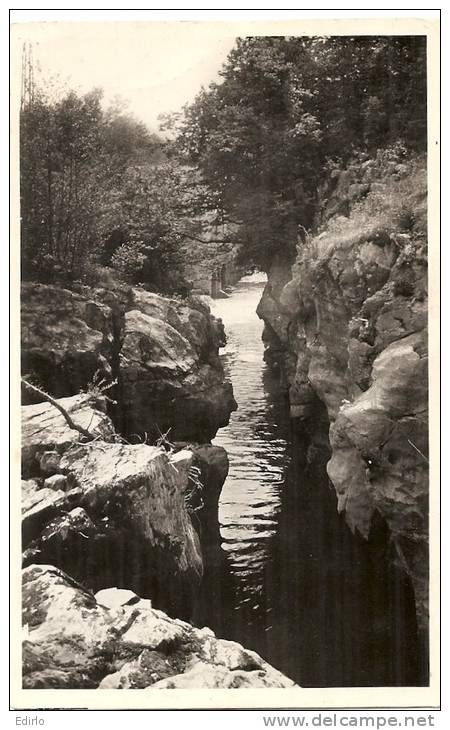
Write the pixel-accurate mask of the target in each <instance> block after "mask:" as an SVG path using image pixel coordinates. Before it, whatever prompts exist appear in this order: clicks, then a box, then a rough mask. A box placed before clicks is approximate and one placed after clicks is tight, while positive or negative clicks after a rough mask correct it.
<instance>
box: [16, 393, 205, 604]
mask: <svg viewBox="0 0 450 730" xmlns="http://www.w3.org/2000/svg"><path fill="white" fill-rule="evenodd" d="M59 403H64V406H65V407H66V408H67V409H69V410H70V413H71V416H72V417H73V419H74V420H78V422H79V421H80V419H81V418H83V419H84V420H83V423H84V425H85V426H86V427H88V426H89V428H90V429H91V430H92V428H94V429H97V431H94V432H93V433H97V434H98V436H97V438H96V439H95V440H93V441H90V442H85V439H84V437H83V436H81V435H80V434H79V432H78V431H72V429H69V428H68V426H67V424H66V423H65V421H64V419H63V416H62V415H61V414H60V413H59V411H58V410H57V409H56V408H55V407H54V406H51V405H50V404H47V403H45V404H36V405H30V406H23V407H22V410H23V411H24V418H23V420H24V424H25V427H24V439H23V450H24V457H23V461H24V464H25V466H26V469H25V471H26V472H27V473H28V474H30V475H31V474H33V477H34V478H33V479H28V480H25V481H23V482H22V540H23V550H24V558H23V559H24V564H25V565H27V564H29V563H30V562H31V561H35V562H48V563H53V564H54V565H56V566H59V567H61V568H63V569H66V570H68V571H69V572H70V573H71V574H72V575H74V577H76V578H77V579H79V580H82V581H83V582H84V583H85V584H86V585H87V586H88V587H90V588H92V589H94V590H99V589H100V588H104V587H107V586H108V585H109V586H111V585H117V586H121V587H124V588H128V589H133V590H135V591H136V592H139V593H140V594H142V595H146V596H149V595H151V596H152V598H154V599H155V601H157V602H158V605H160V606H164V607H165V608H167V609H168V610H171V611H178V612H179V613H180V615H185V614H186V615H188V614H189V612H190V610H191V608H190V607H191V604H192V597H193V592H194V591H195V589H196V586H198V584H199V582H200V578H201V575H202V571H203V563H202V556H201V550H200V542H199V537H198V535H197V532H196V531H195V529H194V527H193V525H192V523H191V519H190V516H189V513H188V494H187V493H188V492H189V485H190V475H189V469H190V467H191V464H192V460H193V454H192V452H191V451H187V450H181V451H178V452H177V453H176V454H172V455H170V454H169V453H168V452H166V451H164V449H162V448H157V447H155V446H148V445H146V444H138V445H130V444H125V443H120V441H119V440H118V437H117V436H116V434H115V432H114V430H113V428H112V424H111V422H110V421H109V419H108V417H107V416H105V415H104V414H103V413H101V412H100V411H96V410H95V409H92V407H91V406H89V409H88V410H86V409H87V408H88V407H87V406H86V404H85V402H84V401H83V400H80V398H74V399H71V398H66V399H61V401H59ZM80 404H81V405H80ZM47 406H48V408H47ZM72 406H73V408H71V407H72ZM44 407H45V408H44ZM55 414H56V415H55ZM55 418H56V425H55ZM58 419H61V421H62V423H60V422H59V420H58ZM30 423H31V424H32V427H31V426H30ZM38 424H41V426H42V427H38ZM42 424H43V425H42ZM102 429H103V433H104V434H105V435H106V436H109V438H110V441H105V440H101V438H100V436H101V433H102ZM211 448H213V447H211ZM49 473H50V474H51V476H49ZM216 519H217V518H216Z"/></svg>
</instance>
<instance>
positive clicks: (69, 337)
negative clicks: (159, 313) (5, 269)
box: [21, 283, 114, 398]
mask: <svg viewBox="0 0 450 730" xmlns="http://www.w3.org/2000/svg"><path fill="white" fill-rule="evenodd" d="M21 318H22V321H21V326H22V330H21V337H22V372H23V373H24V374H31V375H32V376H35V377H37V378H38V380H39V383H40V384H41V385H42V386H43V387H44V388H45V390H47V391H48V392H49V393H51V394H52V395H53V396H55V397H56V398H61V397H63V396H70V395H74V394H75V393H78V392H79V391H80V390H81V389H82V388H83V387H85V386H86V384H87V383H89V382H90V381H91V380H92V378H93V377H94V375H95V373H96V372H97V371H99V372H100V373H102V374H103V375H104V376H111V358H112V355H113V349H114V337H113V317H112V311H111V309H110V307H108V306H106V305H105V304H102V303H101V302H99V301H94V300H93V299H91V298H89V297H86V296H82V295H80V294H78V293H76V292H73V291H69V290H67V289H63V288H61V287H57V286H52V285H46V284H36V283H25V284H23V285H22V292H21ZM26 397H28V394H26Z"/></svg>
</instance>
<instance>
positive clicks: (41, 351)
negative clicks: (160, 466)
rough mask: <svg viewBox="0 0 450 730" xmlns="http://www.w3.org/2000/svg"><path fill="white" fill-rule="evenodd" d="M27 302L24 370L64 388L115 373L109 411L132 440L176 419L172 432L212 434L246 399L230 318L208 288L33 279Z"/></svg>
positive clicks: (55, 391) (201, 438)
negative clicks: (170, 289) (228, 358)
mask: <svg viewBox="0 0 450 730" xmlns="http://www.w3.org/2000/svg"><path fill="white" fill-rule="evenodd" d="M21 305H22V372H23V373H24V375H27V376H28V377H29V378H30V379H32V380H33V381H34V382H37V383H38V384H40V385H41V386H42V387H43V388H44V389H45V390H47V391H48V392H49V393H51V394H52V395H54V396H55V397H57V398H61V397H66V396H74V395H76V394H78V393H79V392H80V391H81V390H89V389H92V388H93V384H95V381H97V382H98V381H99V380H102V379H104V380H106V381H108V382H113V381H114V382H115V383H116V385H115V386H114V387H113V388H112V389H111V391H110V392H109V395H111V396H112V398H113V399H114V400H115V401H116V405H115V406H112V405H109V407H108V410H109V414H110V415H111V417H112V418H113V421H114V424H115V426H116V427H117V429H118V430H119V431H120V432H121V433H122V434H123V435H125V436H127V438H129V439H130V440H133V439H134V440H136V439H141V440H148V439H155V438H158V436H160V435H161V434H163V433H165V432H167V431H168V430H169V429H170V439H171V440H172V441H176V440H187V439H190V440H193V441H197V442H205V441H206V442H207V441H210V440H211V439H212V438H213V437H214V436H215V434H216V432H217V429H218V428H220V427H222V426H225V425H227V423H228V420H229V416H230V413H231V412H232V411H233V410H234V409H236V407H237V406H236V403H235V401H234V398H233V391H232V387H231V384H230V383H228V382H226V381H225V378H224V373H223V369H222V365H221V362H220V358H219V356H218V353H219V348H220V347H221V346H223V345H224V344H225V335H224V330H223V326H222V324H221V322H220V321H218V320H217V319H215V318H214V317H213V316H212V315H211V312H210V309H209V307H208V305H207V304H206V303H205V301H204V299H202V298H201V297H198V296H191V297H189V298H187V299H168V298H166V297H163V296H160V295H158V294H152V293H150V292H147V291H145V290H144V289H139V288H132V287H129V286H126V285H124V284H118V285H117V286H116V287H115V288H114V290H112V289H101V288H97V289H89V288H88V287H85V286H78V288H77V289H71V290H69V289H64V288H61V287H57V286H52V285H45V284H37V283H30V282H29V283H25V284H24V285H23V287H22V298H21ZM24 396H25V399H26V400H25V402H30V397H29V393H28V392H25V393H24ZM33 399H34V400H33V402H35V401H36V400H38V398H37V399H36V397H35V396H33Z"/></svg>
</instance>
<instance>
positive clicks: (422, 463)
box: [328, 332, 428, 630]
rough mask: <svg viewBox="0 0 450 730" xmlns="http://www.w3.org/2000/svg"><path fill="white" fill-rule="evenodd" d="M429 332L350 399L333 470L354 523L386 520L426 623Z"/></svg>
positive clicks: (408, 342) (384, 360)
mask: <svg viewBox="0 0 450 730" xmlns="http://www.w3.org/2000/svg"><path fill="white" fill-rule="evenodd" d="M426 345H427V343H426V339H425V335H424V333H423V332H419V333H417V334H412V335H409V336H407V337H405V338H403V339H401V340H398V341H396V342H393V343H391V344H390V345H388V347H386V348H385V349H384V350H383V351H382V352H381V354H380V355H378V357H377V358H376V359H375V361H374V363H373V369H372V384H371V386H370V387H369V388H368V389H367V390H366V391H365V392H363V393H362V394H361V395H360V396H359V397H357V398H356V399H355V400H354V401H353V402H352V403H350V404H348V405H344V406H343V407H342V409H341V410H340V412H339V414H338V416H337V418H336V420H335V422H334V423H333V424H332V426H331V429H330V441H331V446H332V458H331V460H330V462H329V464H328V474H329V476H330V478H331V481H332V482H333V484H334V486H335V488H336V492H337V494H338V504H339V508H340V509H341V510H345V513H346V516H347V521H348V522H349V524H350V525H351V526H352V527H353V528H354V529H358V530H359V532H361V533H362V534H363V535H365V536H366V537H367V536H368V534H369V531H370V525H371V521H372V517H373V514H374V511H375V510H377V511H378V512H379V513H380V514H381V515H382V516H383V517H384V519H385V520H386V523H387V525H388V527H389V530H390V533H391V535H392V538H393V544H394V545H395V549H396V552H397V560H398V563H399V565H400V566H401V567H402V568H403V569H404V570H406V572H407V573H408V574H409V575H410V577H411V579H412V582H413V586H414V590H415V595H416V603H417V615H418V619H419V622H420V625H421V628H422V629H424V630H425V629H426V627H427V595H428V570H427V565H428V436H427V434H428V409H427V355H426V353H427V348H426Z"/></svg>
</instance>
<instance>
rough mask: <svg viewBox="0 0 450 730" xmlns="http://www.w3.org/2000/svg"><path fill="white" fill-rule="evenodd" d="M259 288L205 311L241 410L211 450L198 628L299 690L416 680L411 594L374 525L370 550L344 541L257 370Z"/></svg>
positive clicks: (276, 397) (324, 484) (276, 383)
mask: <svg viewBox="0 0 450 730" xmlns="http://www.w3.org/2000/svg"><path fill="white" fill-rule="evenodd" d="M264 283H265V279H264V276H263V275H261V274H259V275H258V274H255V275H253V276H251V277H245V278H244V279H242V280H241V281H240V282H239V283H238V284H237V286H236V287H235V288H234V290H233V293H232V295H231V296H230V297H229V298H228V299H223V300H216V301H214V302H213V303H212V310H213V313H214V314H215V315H216V316H218V317H221V318H222V320H223V322H224V325H225V330H226V333H227V346H226V348H225V349H224V351H223V355H222V359H223V364H224V368H225V372H226V375H227V377H228V378H229V379H230V380H231V381H232V383H233V388H234V395H235V399H236V401H237V403H238V406H239V407H238V410H237V411H236V412H235V413H233V414H232V415H231V419H230V423H229V425H228V426H227V427H226V428H223V429H221V430H220V431H219V432H218V434H217V436H216V438H215V439H214V442H213V443H215V444H217V445H220V446H223V447H224V448H225V449H226V450H227V452H228V456H229V460H230V469H229V475H228V477H227V480H226V482H225V484H224V487H223V489H222V494H221V499H220V506H219V522H220V539H221V546H220V547H219V546H217V548H214V547H211V549H210V550H209V551H208V555H207V560H206V563H207V569H206V572H205V576H204V581H203V586H202V593H201V598H200V600H199V604H200V608H199V610H198V615H197V622H200V623H203V624H204V625H207V626H210V627H211V628H213V629H214V630H215V631H216V633H217V635H219V636H222V637H224V638H228V639H234V640H236V641H239V642H240V643H242V644H243V645H244V646H246V647H248V648H251V649H254V650H255V651H257V652H258V653H259V654H261V655H262V656H263V657H264V658H265V659H266V660H267V661H268V662H270V663H271V664H273V665H274V666H275V667H277V668H278V669H280V670H281V671H283V672H284V673H285V674H287V675H288V676H289V677H291V678H292V679H294V680H295V681H296V682H298V683H299V684H300V685H302V686H304V687H308V686H309V687H311V686H315V687H324V686H335V687H336V686H387V685H417V684H421V683H423V682H424V681H425V677H426V667H425V666H424V664H423V662H422V661H421V659H420V656H419V649H418V643H417V636H416V625H415V616H414V602H413V595H412V589H411V586H410V584H409V582H408V580H407V579H406V578H405V577H404V576H403V574H402V573H401V572H400V571H399V570H398V569H397V568H396V567H395V565H393V562H392V560H390V557H391V556H390V554H389V543H388V541H387V540H386V534H385V531H384V528H383V525H382V524H380V525H379V526H378V527H377V528H376V529H375V530H374V534H373V535H372V537H371V541H370V543H367V542H366V541H364V540H362V539H360V538H358V537H357V536H353V535H352V534H351V532H350V530H349V529H348V527H347V526H346V524H345V522H344V520H343V517H342V516H340V515H338V513H337V510H336V497H335V494H334V491H333V489H332V487H331V485H330V484H329V481H328V478H327V475H326V470H325V467H324V465H323V463H322V465H320V464H318V465H316V466H311V465H310V466H308V467H305V460H304V453H303V452H304V449H305V446H304V444H303V442H302V441H301V440H299V439H298V437H297V436H296V433H295V431H293V430H292V424H291V422H290V419H289V417H288V408H287V403H286V396H285V392H284V390H283V388H282V386H281V383H280V379H279V376H277V374H276V373H273V372H271V371H270V370H269V368H268V367H267V365H266V364H265V363H264V360H263V353H264V348H263V343H262V340H261V335H262V322H261V321H260V320H259V319H258V317H257V315H256V311H255V310H256V307H257V304H258V302H259V299H260V297H261V294H262V290H263V287H264Z"/></svg>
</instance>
